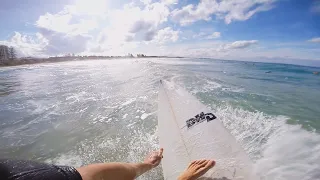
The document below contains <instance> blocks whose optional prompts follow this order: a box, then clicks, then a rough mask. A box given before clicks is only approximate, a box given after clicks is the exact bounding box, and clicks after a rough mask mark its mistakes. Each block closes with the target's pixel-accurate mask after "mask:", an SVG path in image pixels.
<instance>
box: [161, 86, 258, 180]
mask: <svg viewBox="0 0 320 180" xmlns="http://www.w3.org/2000/svg"><path fill="white" fill-rule="evenodd" d="M158 131H159V140H160V147H162V148H164V154H163V156H164V158H163V160H162V168H163V175H164V179H165V180H176V179H177V177H178V176H179V175H180V174H181V172H183V171H184V170H185V169H186V168H187V167H188V165H189V163H190V162H191V161H193V160H198V159H212V160H215V161H216V165H215V167H214V168H212V169H211V170H210V171H208V172H207V173H206V174H205V175H204V176H203V179H206V180H229V179H239V180H240V179H245V180H256V179H257V177H256V176H255V175H254V174H253V169H252V168H253V163H252V161H251V160H250V159H249V157H248V156H247V154H246V153H245V152H244V150H243V149H242V148H241V146H240V145H239V144H238V143H237V142H236V139H235V138H234V137H233V136H232V135H231V134H230V133H229V131H228V130H227V129H226V128H225V127H224V126H223V124H222V123H221V122H220V121H219V117H216V118H215V115H214V112H212V111H210V110H208V108H207V107H206V106H205V105H203V104H202V103H201V102H199V100H197V99H196V98H195V97H194V96H192V95H191V94H189V93H188V92H187V91H185V90H184V89H183V88H181V87H178V86H177V85H175V84H174V83H170V82H166V81H162V82H160V90H159V104H158Z"/></svg>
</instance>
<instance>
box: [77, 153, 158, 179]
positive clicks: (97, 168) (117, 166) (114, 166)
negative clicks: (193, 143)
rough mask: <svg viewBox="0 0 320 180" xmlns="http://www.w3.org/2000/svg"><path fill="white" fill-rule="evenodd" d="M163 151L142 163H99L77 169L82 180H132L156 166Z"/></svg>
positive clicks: (150, 156) (151, 155)
mask: <svg viewBox="0 0 320 180" xmlns="http://www.w3.org/2000/svg"><path fill="white" fill-rule="evenodd" d="M162 153H163V149H160V151H159V152H153V153H152V154H150V155H149V156H148V157H147V158H146V159H145V161H144V162H143V163H101V164H92V165H88V166H84V167H80V168H78V169H77V170H78V172H79V173H80V175H81V177H82V179H83V180H114V179H116V180H133V179H135V178H136V177H138V176H140V175H142V174H143V173H145V172H147V171H149V170H151V169H152V168H154V167H156V166H158V165H159V164H160V162H161V159H162Z"/></svg>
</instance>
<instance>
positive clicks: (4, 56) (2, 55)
mask: <svg viewBox="0 0 320 180" xmlns="http://www.w3.org/2000/svg"><path fill="white" fill-rule="evenodd" d="M9 57H10V53H9V47H8V46H4V45H0V62H6V61H8V60H9Z"/></svg>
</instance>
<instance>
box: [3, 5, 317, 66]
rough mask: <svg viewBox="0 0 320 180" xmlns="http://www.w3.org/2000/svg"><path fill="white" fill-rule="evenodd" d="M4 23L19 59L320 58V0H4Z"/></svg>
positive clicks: (5, 36)
mask: <svg viewBox="0 0 320 180" xmlns="http://www.w3.org/2000/svg"><path fill="white" fill-rule="evenodd" d="M0 23H1V25H0V27H1V28H0V44H4V45H8V46H13V47H15V48H16V49H17V51H18V54H19V55H20V56H21V57H27V56H37V57H48V56H56V55H65V54H71V53H72V54H76V55H126V54H128V53H133V54H138V53H139V54H140V53H143V54H146V55H164V56H183V57H209V58H216V59H233V60H265V61H270V62H272V61H281V60H301V61H303V60H314V61H320V1H319V0H158V1H156V0H117V1H115V0H90V1H89V0H55V1H52V0H28V1H25V0H1V5H0Z"/></svg>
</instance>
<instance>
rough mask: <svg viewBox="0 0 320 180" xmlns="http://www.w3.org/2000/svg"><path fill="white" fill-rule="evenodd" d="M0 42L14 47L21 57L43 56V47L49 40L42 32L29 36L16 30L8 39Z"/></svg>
mask: <svg viewBox="0 0 320 180" xmlns="http://www.w3.org/2000/svg"><path fill="white" fill-rule="evenodd" d="M0 44H4V45H7V46H12V47H14V48H15V49H16V50H17V53H18V56H20V57H26V56H43V55H44V49H43V47H45V46H47V45H48V41H47V40H46V39H45V38H44V37H43V36H42V35H41V34H40V33H36V35H35V36H27V35H22V34H20V33H19V32H15V33H14V35H13V36H12V37H11V38H10V39H9V40H8V41H0Z"/></svg>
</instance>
